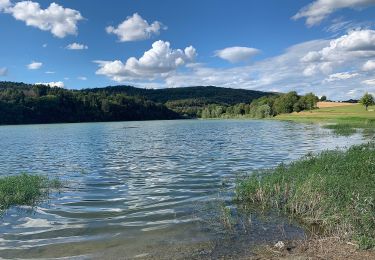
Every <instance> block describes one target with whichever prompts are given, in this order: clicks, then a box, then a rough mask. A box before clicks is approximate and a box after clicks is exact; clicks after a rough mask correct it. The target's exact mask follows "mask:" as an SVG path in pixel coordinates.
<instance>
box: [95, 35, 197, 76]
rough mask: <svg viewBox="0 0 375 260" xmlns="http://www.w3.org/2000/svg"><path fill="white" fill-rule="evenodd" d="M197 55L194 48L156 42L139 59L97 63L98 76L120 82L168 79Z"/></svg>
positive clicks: (132, 58)
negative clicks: (167, 77) (169, 75)
mask: <svg viewBox="0 0 375 260" xmlns="http://www.w3.org/2000/svg"><path fill="white" fill-rule="evenodd" d="M196 55H197V54H196V50H195V48H194V47H193V46H189V47H186V48H185V50H181V49H172V48H171V47H170V43H169V42H164V41H156V42H154V43H153V44H152V48H151V49H150V50H148V51H146V52H145V53H144V54H143V56H142V57H140V58H139V59H137V58H135V57H131V58H129V59H128V60H127V61H126V62H124V63H123V62H122V61H119V60H115V61H95V62H96V63H97V64H98V65H99V69H98V70H97V71H96V74H98V75H104V76H107V77H109V78H111V79H112V80H114V81H118V82H123V81H126V80H138V79H149V80H151V79H155V78H160V77H166V76H167V75H168V74H169V73H171V72H173V71H175V70H176V69H177V68H178V67H181V66H183V65H184V64H187V63H189V62H192V61H193V60H194V59H195V57H196Z"/></svg>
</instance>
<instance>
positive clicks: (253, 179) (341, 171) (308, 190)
mask: <svg viewBox="0 0 375 260" xmlns="http://www.w3.org/2000/svg"><path fill="white" fill-rule="evenodd" d="M236 194H237V199H238V200H240V201H242V202H245V203H246V204H248V205H249V206H252V207H255V208H257V209H258V210H261V211H268V210H277V211H279V212H281V213H284V214H287V215H288V216H290V217H292V218H294V219H296V220H298V221H300V222H301V223H303V224H304V225H305V226H306V227H318V228H315V229H314V230H319V232H318V233H317V234H319V235H321V236H332V235H333V236H339V237H340V238H343V239H348V240H354V241H357V242H358V244H359V245H360V246H361V247H362V248H374V247H375V145H374V144H367V145H359V146H353V147H352V148H350V149H348V150H347V151H340V150H334V151H326V152H323V153H320V154H318V155H309V156H307V157H305V158H302V159H300V160H298V161H296V162H293V163H291V164H289V165H280V166H278V167H276V168H274V169H271V170H265V171H260V172H257V173H256V174H254V175H252V176H250V177H246V178H245V179H243V180H241V181H239V183H238V185H237V188H236ZM315 232H317V231H315Z"/></svg>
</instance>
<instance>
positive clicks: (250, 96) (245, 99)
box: [82, 86, 275, 105]
mask: <svg viewBox="0 0 375 260" xmlns="http://www.w3.org/2000/svg"><path fill="white" fill-rule="evenodd" d="M82 91H88V92H92V91H93V92H101V91H105V92H109V93H123V94H125V95H128V96H142V97H145V98H146V99H149V100H152V101H154V102H159V103H166V102H171V101H177V100H178V101H180V100H191V99H196V100H200V101H202V102H204V103H206V104H222V105H235V104H238V103H250V102H251V101H252V100H254V99H257V98H260V97H263V96H268V95H274V94H275V93H273V92H262V91H255V90H246V89H233V88H221V87H215V86H197V87H183V88H164V89H143V88H135V87H131V86H110V87H106V88H94V89H84V90H82Z"/></svg>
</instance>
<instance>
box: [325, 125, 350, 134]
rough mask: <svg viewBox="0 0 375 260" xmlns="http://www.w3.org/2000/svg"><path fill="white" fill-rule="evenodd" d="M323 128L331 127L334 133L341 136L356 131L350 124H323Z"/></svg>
mask: <svg viewBox="0 0 375 260" xmlns="http://www.w3.org/2000/svg"><path fill="white" fill-rule="evenodd" d="M324 128H327V129H331V130H333V133H334V134H336V135H342V136H350V135H352V134H355V133H356V132H357V129H356V128H354V127H353V125H352V124H333V125H325V126H324Z"/></svg>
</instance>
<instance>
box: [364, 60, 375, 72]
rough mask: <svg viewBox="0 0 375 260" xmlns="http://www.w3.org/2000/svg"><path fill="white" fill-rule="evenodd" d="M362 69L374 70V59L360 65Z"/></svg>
mask: <svg viewBox="0 0 375 260" xmlns="http://www.w3.org/2000/svg"><path fill="white" fill-rule="evenodd" d="M362 70H364V71H373V70H375V60H368V61H366V63H365V64H363V66H362Z"/></svg>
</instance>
